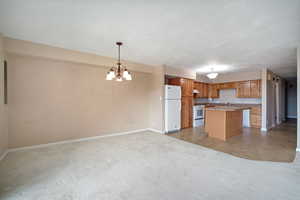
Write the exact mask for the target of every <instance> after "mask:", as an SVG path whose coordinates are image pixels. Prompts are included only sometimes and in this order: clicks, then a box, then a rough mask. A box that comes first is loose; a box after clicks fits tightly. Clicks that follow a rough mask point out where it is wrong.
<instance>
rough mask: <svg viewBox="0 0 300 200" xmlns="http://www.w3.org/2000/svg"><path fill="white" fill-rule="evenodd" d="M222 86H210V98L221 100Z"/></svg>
mask: <svg viewBox="0 0 300 200" xmlns="http://www.w3.org/2000/svg"><path fill="white" fill-rule="evenodd" d="M219 89H220V84H209V95H208V96H209V98H219Z"/></svg>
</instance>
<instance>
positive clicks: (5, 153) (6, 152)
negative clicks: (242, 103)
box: [0, 150, 8, 161]
mask: <svg viewBox="0 0 300 200" xmlns="http://www.w3.org/2000/svg"><path fill="white" fill-rule="evenodd" d="M7 154H8V150H5V151H4V152H3V153H2V155H0V161H1V160H3V159H4V158H5V156H6V155H7Z"/></svg>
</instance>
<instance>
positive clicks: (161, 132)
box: [147, 128, 165, 134]
mask: <svg viewBox="0 0 300 200" xmlns="http://www.w3.org/2000/svg"><path fill="white" fill-rule="evenodd" d="M147 129H148V131H152V132H155V133H160V134H164V133H165V132H164V131H161V130H157V129H154V128H147Z"/></svg>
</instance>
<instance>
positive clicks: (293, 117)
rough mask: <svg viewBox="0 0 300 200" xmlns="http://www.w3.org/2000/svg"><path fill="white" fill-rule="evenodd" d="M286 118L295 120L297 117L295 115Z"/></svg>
mask: <svg viewBox="0 0 300 200" xmlns="http://www.w3.org/2000/svg"><path fill="white" fill-rule="evenodd" d="M287 118H291V119H297V116H296V115H288V116H287Z"/></svg>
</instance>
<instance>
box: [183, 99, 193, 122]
mask: <svg viewBox="0 0 300 200" xmlns="http://www.w3.org/2000/svg"><path fill="white" fill-rule="evenodd" d="M192 125H193V98H192V97H182V99H181V128H190V127H192Z"/></svg>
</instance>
